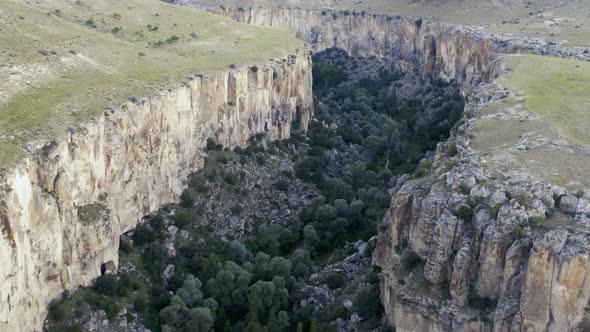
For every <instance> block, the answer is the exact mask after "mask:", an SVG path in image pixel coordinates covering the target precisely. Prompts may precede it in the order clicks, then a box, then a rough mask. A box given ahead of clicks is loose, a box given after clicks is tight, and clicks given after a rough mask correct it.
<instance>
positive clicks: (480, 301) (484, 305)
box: [468, 295, 497, 311]
mask: <svg viewBox="0 0 590 332" xmlns="http://www.w3.org/2000/svg"><path fill="white" fill-rule="evenodd" d="M468 305H469V306H470V307H472V308H474V309H477V310H481V311H488V310H489V311H491V310H494V309H495V308H496V305H497V302H496V301H495V300H492V299H489V298H485V297H480V296H478V295H471V296H469V302H468Z"/></svg>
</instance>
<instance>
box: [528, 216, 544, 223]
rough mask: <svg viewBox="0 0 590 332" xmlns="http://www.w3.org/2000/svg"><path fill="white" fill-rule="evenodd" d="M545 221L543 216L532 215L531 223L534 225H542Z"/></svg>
mask: <svg viewBox="0 0 590 332" xmlns="http://www.w3.org/2000/svg"><path fill="white" fill-rule="evenodd" d="M544 221H545V218H543V217H532V218H529V223H530V224H532V225H540V224H542V223H543V222H544Z"/></svg>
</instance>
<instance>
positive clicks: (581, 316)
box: [0, 8, 590, 331]
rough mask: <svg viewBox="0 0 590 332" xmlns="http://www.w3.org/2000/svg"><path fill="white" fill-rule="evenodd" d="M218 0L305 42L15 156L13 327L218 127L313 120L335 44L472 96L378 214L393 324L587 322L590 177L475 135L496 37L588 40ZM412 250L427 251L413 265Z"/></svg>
mask: <svg viewBox="0 0 590 332" xmlns="http://www.w3.org/2000/svg"><path fill="white" fill-rule="evenodd" d="M218 14H220V15H223V16H225V17H228V18H231V19H234V20H236V21H239V22H244V23H250V24H256V25H266V26H273V27H285V28H288V29H289V30H291V31H293V33H295V35H296V36H297V37H299V38H301V39H303V40H305V41H307V42H308V43H309V45H310V49H308V48H306V47H301V48H299V49H298V50H297V51H295V50H293V53H292V54H290V55H285V56H284V57H282V58H280V59H275V60H273V61H269V62H268V63H267V64H266V65H264V66H240V67H237V68H234V69H231V70H229V69H228V70H225V71H221V72H219V71H218V72H216V73H212V74H207V75H201V76H192V77H191V78H190V79H189V80H188V81H186V82H185V83H183V84H182V85H181V86H176V87H174V88H171V89H169V90H167V91H164V92H162V93H161V95H159V96H156V97H151V98H132V99H130V100H128V101H127V102H126V103H125V104H124V105H122V106H121V107H120V108H117V109H112V110H109V111H106V112H104V113H103V114H102V115H100V116H98V117H96V118H95V119H94V120H92V121H90V122H89V123H86V124H84V125H83V126H82V127H80V128H76V129H72V130H70V132H69V134H68V135H67V136H66V137H63V138H62V139H61V140H58V141H56V142H55V143H54V144H47V145H46V146H45V147H44V148H43V153H41V154H39V155H34V156H33V155H31V156H28V157H26V158H25V159H24V160H22V161H20V162H19V164H18V165H17V166H15V167H13V168H11V169H10V170H9V171H7V172H5V173H4V174H3V175H2V177H1V187H2V190H1V193H0V202H1V203H2V204H1V206H0V220H2V224H1V225H0V227H1V229H2V237H1V238H0V248H1V250H0V262H2V264H3V266H5V267H7V268H3V269H2V271H0V279H1V280H2V282H1V283H0V295H1V297H2V302H0V329H1V330H3V331H4V330H6V331H14V330H17V331H18V330H23V331H24V330H39V329H40V326H41V324H42V322H43V319H44V317H45V314H46V307H47V304H48V303H49V301H50V300H51V299H53V298H56V297H57V296H58V295H59V294H60V293H61V292H62V291H63V290H65V289H74V288H76V287H79V286H84V285H89V284H90V283H91V281H92V280H93V279H94V278H96V277H97V276H99V275H101V272H102V271H101V269H103V270H104V269H105V268H106V266H107V265H110V262H112V263H113V264H114V265H115V266H116V265H117V259H118V254H117V251H118V247H119V237H120V235H121V234H122V233H124V232H126V231H128V230H130V229H132V228H133V227H134V226H135V225H136V223H137V222H138V221H139V220H140V219H141V218H142V216H144V215H146V214H149V213H150V212H151V211H154V210H156V209H158V208H159V207H160V206H161V205H163V204H165V203H168V202H172V201H175V200H177V199H178V197H179V196H180V194H181V193H182V190H183V188H184V182H183V181H184V180H185V179H186V178H187V176H188V174H189V173H190V172H191V171H192V170H196V169H198V168H200V167H202V165H203V158H202V157H199V156H200V152H201V151H202V149H203V147H204V146H205V144H206V139H207V138H208V137H216V140H217V143H219V144H223V145H225V146H227V147H233V146H236V145H243V144H245V143H246V141H247V140H248V138H249V137H250V136H251V135H253V134H255V133H260V132H266V133H267V134H268V136H269V138H270V139H285V138H288V137H289V135H290V132H291V126H292V123H293V122H297V123H299V125H300V126H301V127H302V128H305V127H307V125H308V123H309V122H310V121H311V119H312V117H313V97H312V77H311V60H310V51H313V52H318V51H321V50H324V49H327V48H332V47H337V48H341V49H343V50H345V51H347V52H348V53H349V54H350V55H352V56H357V57H379V58H382V59H384V60H386V61H388V62H391V64H394V65H396V66H399V67H401V68H403V69H405V70H417V71H419V72H420V73H422V74H423V75H426V76H430V77H434V78H440V79H444V80H455V81H456V82H457V83H458V84H459V87H460V89H461V91H462V92H463V94H464V95H465V96H469V98H468V101H469V102H468V104H467V108H466V114H467V115H466V120H465V121H464V123H463V124H462V125H461V126H459V127H458V128H456V129H455V130H454V133H453V137H452V138H451V139H450V140H449V141H447V142H443V143H441V144H439V146H438V149H437V152H436V155H435V156H434V158H433V161H434V165H433V167H432V169H431V170H430V171H429V173H428V175H427V176H426V177H424V178H420V179H413V178H411V177H410V176H405V177H402V178H401V179H400V181H398V185H397V186H396V188H394V190H393V197H392V201H391V207H390V209H389V212H388V213H387V215H386V218H385V220H384V222H383V225H382V226H381V227H380V228H379V236H378V241H377V249H376V250H375V253H374V257H373V261H374V264H375V265H376V266H378V267H379V268H380V271H381V274H380V285H381V302H382V304H383V306H384V309H385V313H386V316H387V319H388V321H389V323H390V325H392V326H395V328H396V330H397V331H425V330H427V331H451V330H452V331H491V330H493V331H566V330H567V331H584V330H587V329H589V328H590V326H589V324H590V323H589V321H590V309H588V303H589V301H590V286H589V284H588V281H587V278H588V276H589V273H590V263H589V260H590V239H589V237H588V234H587V232H586V231H585V228H584V227H582V225H584V223H585V222H586V220H587V218H590V217H588V215H590V198H589V192H588V191H587V190H586V191H584V190H583V189H586V188H582V189H578V190H574V189H571V188H566V187H564V186H559V185H555V184H551V183H548V182H547V181H541V180H540V179H539V178H537V177H535V174H526V175H525V176H523V177H516V176H515V177H509V178H506V177H503V176H501V175H498V174H497V172H496V171H495V169H494V168H493V167H490V166H489V164H487V163H486V159H487V157H486V156H484V155H482V154H481V153H479V152H478V151H477V150H475V149H473V148H472V140H473V136H474V135H475V134H474V133H475V128H476V125H477V122H476V121H475V117H476V116H477V114H478V113H480V112H482V111H483V110H485V109H486V108H488V107H489V106H490V105H493V103H494V102H499V101H501V100H504V99H505V98H506V96H514V95H515V94H516V91H507V90H505V89H504V87H502V86H499V85H498V84H496V83H494V82H495V80H496V79H497V78H499V77H501V76H502V75H505V74H506V73H508V72H509V70H508V69H507V65H506V63H505V62H504V61H503V59H502V56H500V54H504V53H510V54H521V53H528V54H537V55H548V56H555V57H563V58H572V59H578V60H588V59H590V56H589V55H588V52H585V51H584V50H583V49H577V48H568V47H560V46H559V45H555V44H550V43H544V42H543V41H541V40H538V39H531V38H521V37H519V38H509V37H506V36H497V35H493V34H489V33H486V32H483V31H481V30H478V29H475V28H465V27H457V26H452V25H446V24H442V23H432V22H427V21H422V20H421V19H409V18H401V17H392V16H388V15H379V14H371V13H367V12H361V13H355V12H350V11H337V10H328V9H326V10H316V9H296V8H247V9H246V8H223V9H221V10H220V12H219V13H218ZM470 117H471V118H470ZM455 150H456V151H455ZM557 217H559V218H557ZM542 220H545V221H546V222H542ZM555 220H557V221H555ZM549 221H551V223H550V222H549ZM539 223H541V224H543V225H542V227H540V226H539V225H538V224H539ZM410 256H415V257H416V258H415V261H416V262H417V263H416V264H414V265H415V266H412V268H406V267H404V265H406V264H404V262H407V261H408V257H410ZM474 303H483V305H474Z"/></svg>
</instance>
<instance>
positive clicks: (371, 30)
mask: <svg viewBox="0 0 590 332" xmlns="http://www.w3.org/2000/svg"><path fill="white" fill-rule="evenodd" d="M220 14H222V15H224V16H226V17H229V18H232V19H234V20H237V21H240V22H245V23H251V24H257V25H267V26H280V27H286V28H289V29H290V30H291V31H292V32H293V33H295V34H296V36H297V37H299V38H301V39H303V40H305V41H306V42H308V43H309V44H310V45H311V47H312V49H313V51H315V52H317V51H321V50H324V49H327V48H331V47H337V48H341V49H343V50H345V51H347V52H348V53H349V54H350V55H352V56H359V57H370V56H376V57H379V58H383V59H386V60H388V61H390V62H391V63H392V64H395V65H399V66H400V67H401V68H402V69H407V70H414V69H415V70H419V71H420V72H421V73H423V74H425V75H432V76H433V77H436V78H441V79H445V80H452V79H454V80H456V81H457V82H459V84H460V86H461V88H462V90H463V91H465V92H466V91H468V90H469V89H470V88H471V87H473V86H476V85H477V84H478V83H480V82H488V81H490V80H492V79H493V78H495V77H496V76H497V73H496V65H497V61H496V59H495V56H494V50H495V49H496V48H497V45H496V44H495V43H494V42H493V41H491V40H490V39H489V38H485V36H481V35H479V34H477V33H475V32H474V31H472V30H470V29H467V28H458V27H454V26H449V25H444V24H438V23H427V22H423V21H422V20H414V19H405V18H401V17H391V16H387V15H377V14H369V13H354V12H348V11H337V10H312V9H293V8H248V9H244V8H237V9H236V8H224V9H223V11H222V12H220Z"/></svg>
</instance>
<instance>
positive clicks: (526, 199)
mask: <svg viewBox="0 0 590 332" xmlns="http://www.w3.org/2000/svg"><path fill="white" fill-rule="evenodd" d="M516 200H517V201H518V204H520V205H522V206H528V205H530V204H531V203H532V202H533V197H532V196H531V195H529V194H527V193H519V194H517V195H516Z"/></svg>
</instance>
